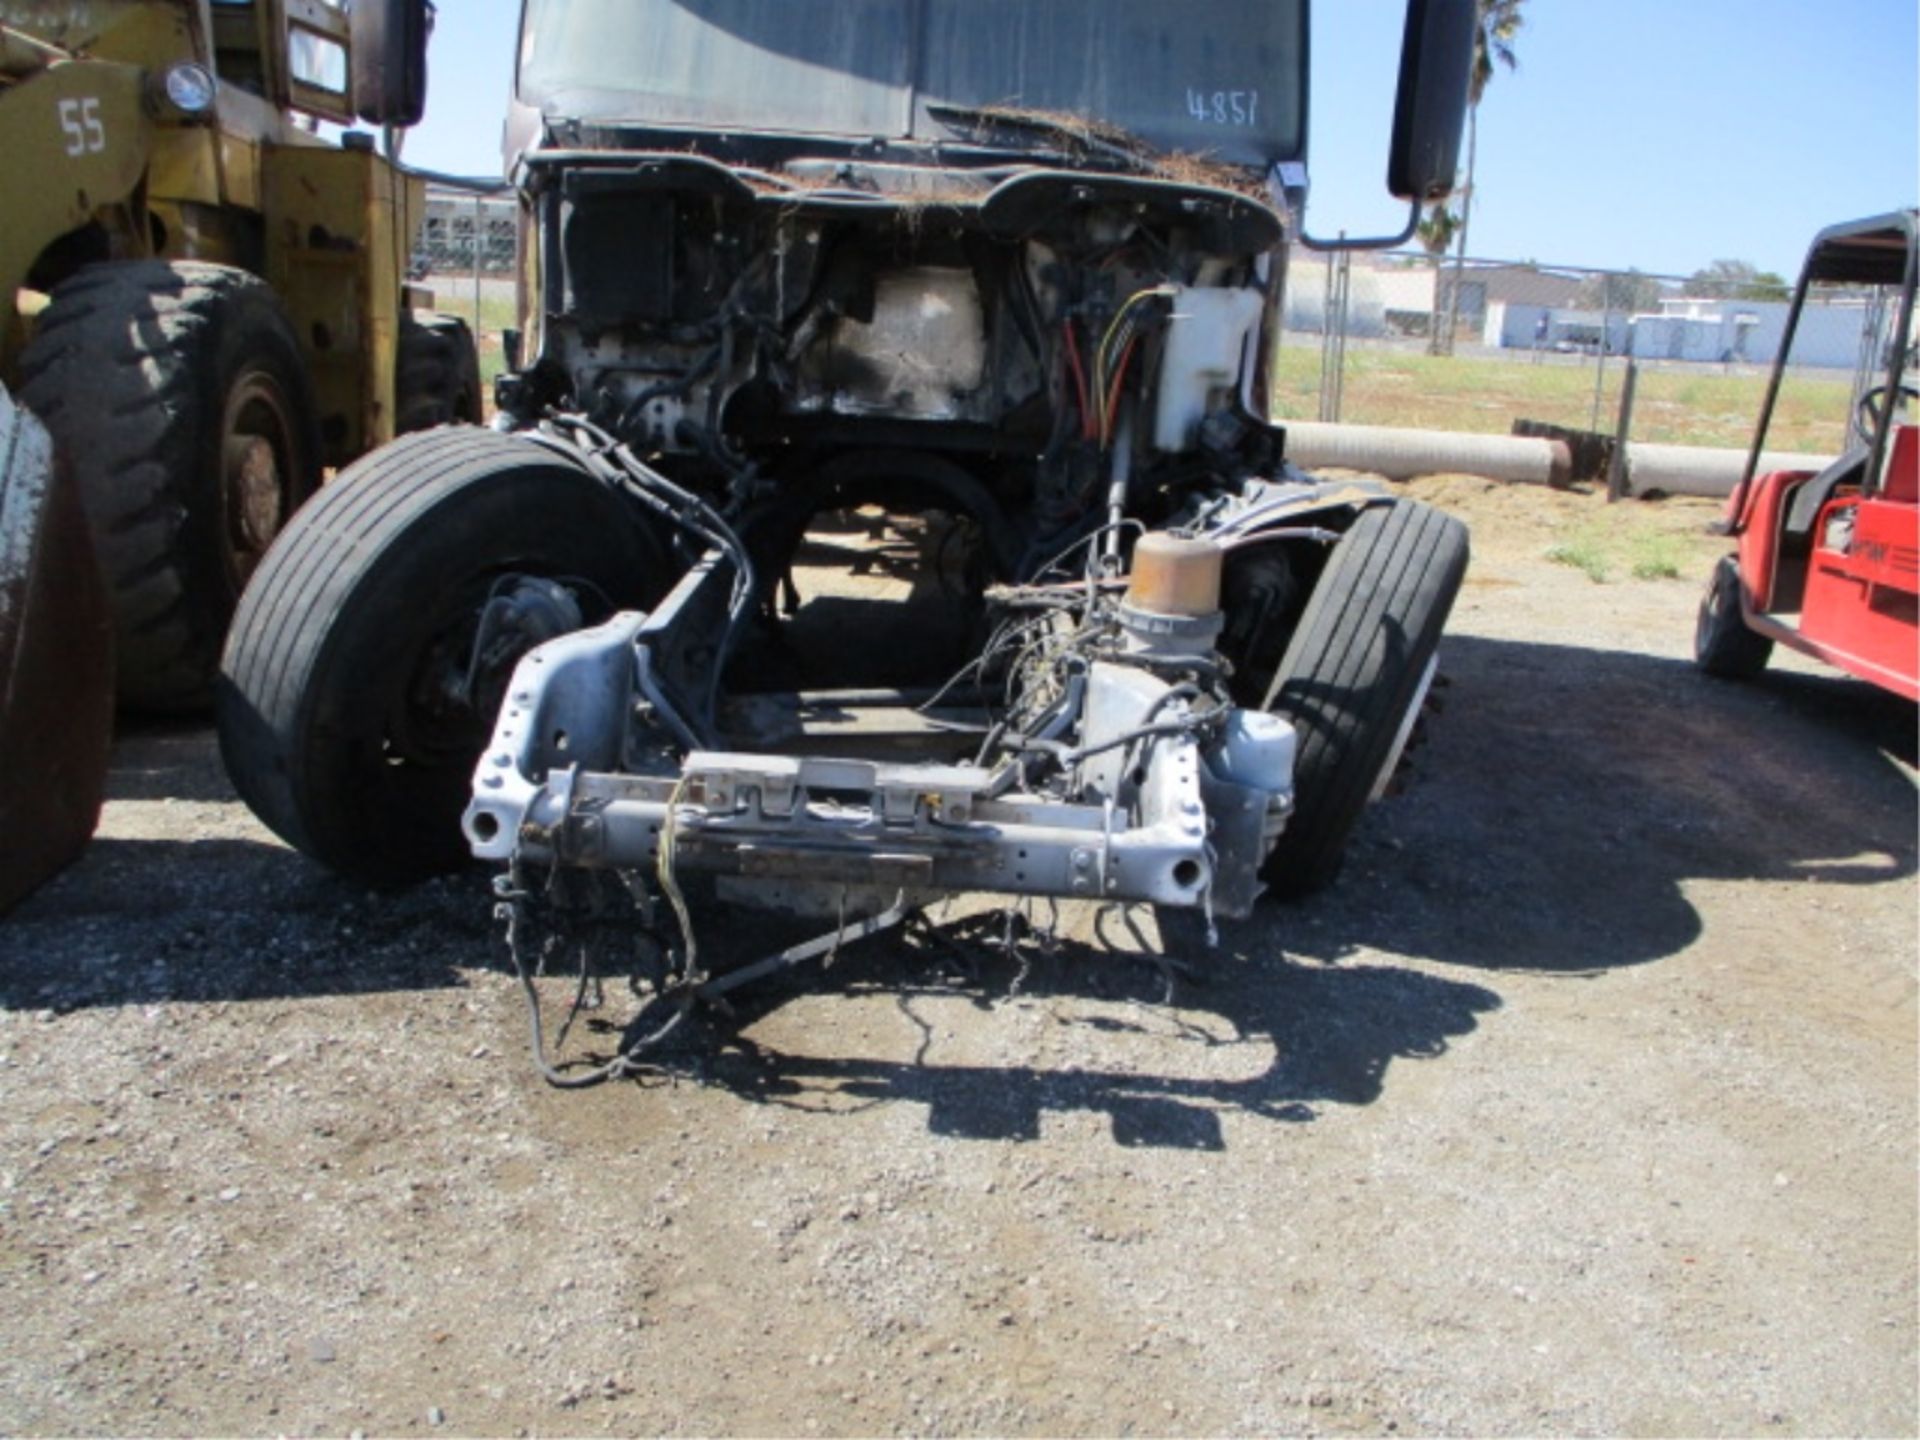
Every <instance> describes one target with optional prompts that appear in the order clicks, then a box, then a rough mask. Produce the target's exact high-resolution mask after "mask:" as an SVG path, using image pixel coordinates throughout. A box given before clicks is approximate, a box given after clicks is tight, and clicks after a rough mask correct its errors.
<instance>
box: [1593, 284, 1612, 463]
mask: <svg viewBox="0 0 1920 1440" xmlns="http://www.w3.org/2000/svg"><path fill="white" fill-rule="evenodd" d="M1612 336H1613V286H1612V285H1608V286H1607V301H1606V309H1604V310H1602V311H1601V312H1600V356H1599V360H1598V363H1596V364H1595V365H1594V367H1593V413H1592V414H1591V415H1590V416H1588V417H1587V429H1589V430H1598V429H1599V428H1600V396H1601V395H1602V393H1604V391H1605V389H1606V384H1607V346H1608V344H1609V343H1611V340H1612Z"/></svg>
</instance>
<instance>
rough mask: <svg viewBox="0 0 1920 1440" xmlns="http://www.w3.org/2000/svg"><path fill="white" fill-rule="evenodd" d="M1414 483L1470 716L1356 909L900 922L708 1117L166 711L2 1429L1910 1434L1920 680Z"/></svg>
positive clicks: (475, 922)
mask: <svg viewBox="0 0 1920 1440" xmlns="http://www.w3.org/2000/svg"><path fill="white" fill-rule="evenodd" d="M1422 488H1423V489H1424V491H1425V493H1427V494H1428V495H1429V497H1430V498H1434V499H1437V500H1438V501H1439V502H1440V503H1443V504H1447V505H1449V506H1452V507H1454V508H1457V509H1459V510H1460V511H1461V512H1462V513H1464V514H1466V515H1467V516H1468V518H1469V519H1470V520H1471V521H1472V522H1473V524H1474V526H1475V545H1476V560H1475V569H1474V572H1473V574H1472V575H1471V577H1470V578H1469V581H1468V587H1467V590H1466V592H1465V594H1464V596H1463V598H1462V601H1461V604H1460V607H1459V609H1458V610H1457V611H1456V616H1455V623H1454V626H1453V634H1452V638H1451V639H1450V640H1449V642H1448V645H1447V647H1446V649H1445V651H1444V652H1443V669H1444V673H1445V675H1446V677H1447V679H1448V681H1449V682H1450V683H1448V684H1447V685H1446V686H1445V689H1444V695H1445V700H1446V704H1445V707H1444V710H1443V711H1442V712H1441V713H1440V714H1439V715H1438V716H1437V717H1436V718H1435V720H1434V722H1433V723H1432V725H1431V726H1430V733H1429V737H1428V741H1427V743H1426V745H1425V746H1424V747H1423V748H1422V749H1421V751H1420V752H1419V755H1418V763H1417V765H1416V767H1415V771H1414V776H1413V783H1412V784H1411V786H1410V787H1409V788H1408V789H1407V790H1406V791H1405V793H1403V794H1401V795H1400V796H1398V797H1397V798H1394V799H1392V800H1389V801H1388V802H1386V803H1384V804H1383V805H1381V806H1379V807H1377V808H1376V810H1375V812H1374V814H1373V816H1372V817H1371V818H1370V820H1369V822H1368V824H1367V826H1366V828H1365V830H1364V832H1363V834H1362V835H1361V837H1360V839H1359V841H1358V842H1357V844H1356V847H1355V849H1354V852H1353V854H1352V857H1351V860H1350V863H1349V866H1348V869H1347V872H1346V874H1345V875H1344V876H1343V878H1342V880H1341V881H1340V883H1339V884H1338V885H1337V886H1336V887H1335V888H1334V889H1333V890H1332V891H1331V892H1330V893H1328V894H1326V895H1324V896H1322V897H1320V898H1318V899H1316V900H1314V901H1312V902H1310V903H1305V904H1300V905H1295V906H1290V907H1277V906H1275V907H1266V908H1264V909H1263V910H1262V912H1261V913H1260V914H1259V916H1258V917H1257V918H1256V919H1255V920H1253V921H1250V922H1247V923H1245V924H1242V925H1238V926H1234V927H1230V928H1226V929H1224V930H1223V936H1222V940H1223V943H1222V946H1221V948H1220V950H1219V951H1217V952H1214V953H1212V954H1207V953H1205V952H1204V951H1203V949H1202V948H1201V947H1200V945H1199V943H1198V941H1197V940H1196V939H1195V938H1194V936H1193V934H1192V933H1191V931H1190V929H1188V928H1184V927H1181V928H1175V927H1173V926H1171V925H1169V927H1168V930H1167V931H1166V932H1165V933H1164V934H1163V933H1162V932H1161V931H1160V930H1159V929H1157V928H1156V926H1155V924H1154V922H1153V920H1152V918H1151V917H1150V916H1147V915H1145V914H1144V913H1142V914H1139V915H1136V916H1133V917H1131V922H1132V923H1131V924H1128V923H1123V922H1122V921H1121V920H1120V919H1117V918H1115V917H1107V918H1106V919H1104V920H1103V919H1102V918H1101V917H1098V916H1096V915H1094V914H1092V913H1089V912H1085V911H1069V912H1067V914H1066V917H1065V925H1064V936H1063V940H1062V943H1061V945H1060V948H1059V951H1058V953H1057V954H1054V955H1052V956H1049V957H1044V958H1042V959H1040V960H1038V961H1037V962H1036V963H1035V964H1034V966H1033V967H1032V970H1031V973H1030V974H1029V975H1027V976H1026V978H1025V981H1024V983H1023V984H1021V985H1020V986H1019V988H1018V990H1017V991H1016V990H1015V988H1014V979H1015V976H1014V971H1013V969H1012V967H1011V966H1010V965H1008V964H1007V963H1006V962H1004V961H1003V960H1001V959H999V958H988V959H985V960H983V961H981V962H979V963H977V964H963V963H961V962H960V961H959V960H958V959H954V958H949V957H945V956H942V955H940V954H938V953H936V952H933V951H929V950H925V949H915V948H911V947H908V946H907V945H905V944H904V943H902V942H899V941H892V940H887V941H876V942H871V943H870V944H869V945H867V946H866V947H865V948H864V949H862V950H859V951H857V952H849V953H848V954H847V955H846V956H844V957H842V959H841V960H840V961H839V963H838V964H837V965H836V966H835V967H834V968H833V969H832V970H831V971H829V972H828V973H826V974H825V975H824V976H822V975H821V974H820V973H818V972H817V971H816V972H812V973H809V974H807V975H805V976H803V977H799V978H797V979H794V980H792V981H789V982H786V983H784V984H781V985H775V986H767V987H762V988H761V989H759V990H757V991H755V992H752V993H751V994H750V995H749V996H748V997H747V998H746V999H745V1000H744V1001H743V1003H742V1005H741V1007H740V1010H739V1013H738V1014H736V1015H735V1016H733V1017H731V1018H720V1017H714V1018H713V1019H711V1020H709V1021H706V1022H704V1024H703V1027H702V1030H701V1033H700V1034H699V1035H698V1036H697V1037H694V1038H695V1039H696V1040H697V1042H698V1043H697V1044H691V1045H689V1046H688V1047H687V1049H686V1050H685V1052H684V1054H683V1057H682V1061H681V1065H680V1069H681V1071H682V1073H680V1074H678V1075H676V1076H675V1077H674V1078H672V1079H671V1080H667V1079H662V1080H654V1081H649V1082H646V1083H636V1084H626V1085H620V1086H610V1087H605V1088H602V1089H599V1090H595V1091H590V1092H585V1093H559V1092H556V1091H553V1090H550V1089H548V1088H547V1087H546V1086H544V1085H543V1084H542V1083H541V1082H540V1081H539V1080H538V1079H537V1078H536V1077H535V1076H534V1075H533V1073H532V1071H531V1068H530V1066H529V1063H528V1060H527V1055H526V1051H525V1037H524V1016H523V1013H522V1009H521V1003H520V998H519V996H518V994H517V992H516V990H515V987H514V985H513V982H512V980H511V977H510V976H509V975H508V974H507V973H506V972H505V971H504V970H503V968H502V964H503V957H502V953H501V950H500V946H499V944H498V941H497V938H496V937H495V935H494V934H493V932H492V929H491V925H490V921H489V918H488V906H487V897H486V889H485V883H484V879H482V878H475V877H464V878H461V879H458V880H452V881H446V882H441V883H438V884H435V885H430V886H427V887H425V888H422V889H419V890H415V891H412V892H408V893H404V894H398V895H381V894H371V893H368V892H367V891H365V890H364V889H360V888H356V887H353V886H349V885H347V884H344V883H343V882H340V881H338V880H335V879H332V878H330V877H328V876H326V875H324V874H321V873H319V872H317V871H316V870H314V869H313V868H312V867H310V866H309V865H307V864H306V863H305V862H303V861H302V860H301V859H300V858H299V857H297V856H296V855H294V854H292V853H290V852H289V851H287V850H286V849H284V848H283V847H282V846H280V845H279V844H278V843H277V842H276V841H274V840H273V839H272V838H271V837H270V836H269V835H268V834H267V832H265V831H264V830H263V829H261V828H260V827H259V826H258V825H257V824H256V823H255V822H254V821H253V819H252V818H251V816H250V815H248V814H247V812H246V811H245V810H244V809H243V808H242V807H241V806H240V805H238V804H237V803H236V802H235V801H234V799H233V798H232V795H231V792H230V791H229V789H228V787H227V784H226V782H225V779H224V776H223V775H222V774H221V772H220V769H219V763H218V758H217V755H216V753H215V748H214V745H213V742H212V739H211V736H210V735H209V734H207V733H205V732H204V731H200V730H193V729H187V730H181V729H172V730H151V729H150V730H142V731H135V732H134V733H131V734H128V735H126V736H124V737H123V738H122V740H121V742H120V744H119V746H118V749H117V752H116V760H115V769H114V774H113V777H112V781H111V795H112V800H111V803H110V804H109V805H108V808H107V813H106V817H105V821H104V824H103V826H102V829H101V832H100V837H99V839H97V840H96V841H95V843H94V845H93V847H92V849H91V851H90V852H89V853H88V855H87V857H86V858H85V860H84V861H83V862H82V863H81V864H80V865H79V866H78V867H76V868H75V869H74V870H72V871H71V872H69V873H68V874H67V875H65V876H64V877H62V878H61V879H60V880H58V881H56V882H55V883H54V884H52V885H50V886H49V887H47V888H46V889H45V890H43V891H42V892H41V893H40V894H39V895H37V896H35V897H34V898H33V899H32V900H30V901H29V902H28V903H26V904H25V905H24V906H22V907H21V908H20V909H18V910H17V911H16V912H15V913H14V914H13V915H12V916H11V917H9V918H8V919H7V920H6V921H5V922H4V924H0V1097H3V1098H4V1107H3V1108H0V1300H3V1301H4V1306H3V1309H0V1429H3V1430H5V1431H7V1432H10V1433H51V1432H116V1433H125V1434H143V1433H208V1432H241V1433H298V1432H313V1433H335V1434H346V1433H349V1432H352V1431H355V1430H362V1431H366V1432H369V1433H419V1432H425V1433H432V1432H435V1431H436V1430H438V1431H439V1432H440V1433H467V1432H473V1433H490V1434H491V1433H513V1432H519V1431H537V1432H602V1431H605V1432H624V1433H643V1432H657V1431H676V1432H732V1433H744V1434H808V1433H814V1432H819V1433H846V1432H865V1433H881V1432H888V1433H891V1432H901V1431H911V1432H919V1433H929V1434H942V1433H956V1432H983V1431H985V1432H999V1433H1023V1434H1024V1433H1035V1434H1038V1433H1048V1434H1082V1433H1102V1434H1121V1433H1142V1434H1193V1433H1241V1432H1259V1433H1268V1432H1275V1431H1291V1432H1305V1433H1322V1434H1342V1433H1361V1432H1364V1433H1381V1432H1388V1431H1395V1432H1400V1433H1407V1432H1433V1433H1471V1434H1496V1433H1540V1432H1554V1433H1596V1434H1597V1433H1608V1434H1623V1433H1633V1434H1775V1433H1778V1434H1783V1435H1787V1434H1810V1435H1826V1434H1843V1433H1844V1434H1885V1435H1911V1434H1913V1433H1915V1431H1916V1428H1917V1427H1920V1415H1916V1400H1915V1384H1914V1376H1915V1373H1916V1354H1915V1344H1916V1341H1915V1337H1916V1295H1915V1276H1916V1255H1915V1249H1916V1238H1915V1214H1916V1100H1915V1034H1916V1023H1915V1021H1916V1015H1915V995H1916V979H1915V966H1916V939H1915V920H1916V907H1915V879H1914V872H1915V860H1916V856H1915V825H1916V802H1915V772H1914V768H1913V764H1914V742H1915V736H1914V710H1913V707H1912V706H1910V705H1901V704H1898V703H1895V702H1892V701H1890V700H1888V699H1886V698H1885V697H1882V696H1880V695H1878V694H1877V693H1876V692H1873V691H1870V690H1868V689H1867V688H1865V687H1863V686H1860V685H1857V684H1854V683H1852V682H1848V681H1843V680H1839V679H1835V678H1832V677H1830V676H1826V675H1823V674H1820V673H1818V672H1816V671H1815V670H1814V669H1813V668H1812V667H1808V666H1803V665H1799V664H1797V663H1793V662H1789V663H1785V664H1782V665H1781V666H1780V667H1779V669H1778V670H1777V671H1776V672H1774V673H1771V674H1769V676H1768V677H1767V678H1766V679H1764V680H1763V681H1762V682H1760V683H1758V684H1755V685H1751V686H1736V685H1725V684H1717V683H1712V682H1709V681H1707V680H1705V679H1702V678H1699V677H1697V676H1696V675H1695V674H1694V673H1693V672H1692V670H1691V668H1690V667H1689V666H1688V664H1687V663H1686V662H1685V659H1684V656H1685V654H1686V650H1687V646H1688V644H1689V639H1690V628H1691V616H1692V608H1693V604H1694V598H1695V595H1696V579H1697V577H1703V576H1704V574H1705V573H1706V571H1705V564H1704V561H1702V560H1700V556H1701V555H1702V554H1704V552H1700V551H1698V549H1697V547H1696V548H1695V550H1694V551H1693V552H1690V553H1693V554H1694V559H1695V561H1699V562H1700V563H1698V564H1697V566H1696V569H1695V570H1694V573H1692V574H1689V575H1688V576H1687V578H1686V579H1684V580H1673V579H1666V580H1648V581H1624V582H1620V583H1615V584H1608V585H1596V584H1594V583H1592V582H1591V581H1590V580H1589V579H1588V578H1587V577H1586V576H1585V575H1583V574H1581V573H1579V572H1578V571H1577V570H1574V569H1570V568H1568V567H1566V566H1564V565H1555V564H1550V563H1548V562H1547V561H1546V560H1545V559H1544V558H1543V556H1544V552H1545V550H1546V548H1547V546H1548V545H1549V544H1550V543H1551V542H1552V538H1553V536H1554V534H1555V533H1557V530H1558V529H1561V528H1564V527H1565V526H1566V525H1567V524H1569V523H1572V522H1575V521H1577V522H1578V523H1580V524H1595V523H1602V522H1604V521H1606V519H1607V517H1606V516H1605V515H1603V514H1602V507H1600V506H1599V504H1598V502H1597V501H1594V500H1592V499H1590V498H1583V497H1576V496H1563V495H1553V494H1545V493H1542V492H1509V491H1502V490H1499V489H1497V488H1495V487H1491V486H1486V485H1482V484H1479V483H1477V482H1469V481H1463V480H1458V479H1455V480H1448V481H1441V482H1435V483H1430V484H1427V485H1425V486H1424V487H1422ZM1651 513H1653V515H1654V517H1655V518H1654V519H1652V520H1650V521H1644V522H1643V521H1641V520H1635V522H1634V523H1635V524H1641V523H1647V524H1652V525H1655V526H1664V527H1666V528H1668V529H1670V530H1671V531H1672V532H1673V533H1675V534H1682V533H1687V532H1691V531H1692V530H1694V529H1697V527H1698V525H1699V523H1700V521H1701V520H1702V519H1703V518H1705V516H1706V514H1707V513H1709V512H1708V511H1707V510H1706V509H1705V508H1704V507H1700V506H1691V507H1690V506H1686V505H1682V504H1679V503H1675V504H1672V505H1670V506H1667V507H1662V508H1661V509H1660V510H1658V511H1656V512H1651ZM702 923H703V926H704V927H707V928H706V934H707V937H708V943H710V944H711V945H713V946H715V947H716V948H722V947H724V948H725V949H728V950H730V951H731V952H732V953H736V954H740V955H747V954H751V953H755V952H756V951H757V950H758V949H759V948H762V947H764V946H765V945H767V944H769V943H771V941H770V936H771V935H772V932H771V930H770V929H769V928H768V927H766V926H765V925H764V924H759V923H756V922H752V921H749V920H747V919H744V918H742V917H740V916H737V915H731V914H726V913H713V912H709V914H708V915H707V916H706V917H705V919H704V920H703V922H702ZM1162 952H1167V953H1173V954H1176V955H1178V956H1179V957H1180V958H1181V959H1183V960H1184V961H1185V962H1187V963H1189V964H1191V965H1192V966H1194V967H1195V968H1196V971H1197V974H1196V975H1195V976H1194V977H1193V978H1191V979H1182V980H1181V982H1180V983H1179V985H1178V987H1177V989H1176V991H1175V993H1174V997H1173V1001H1172V1003H1171V1004H1168V1003H1163V1000H1164V997H1163V985H1164V977H1163V974H1162V972H1161V969H1160V968H1159V967H1158V966H1157V965H1156V964H1155V963H1153V956H1154V955H1155V954H1158V953H1162Z"/></svg>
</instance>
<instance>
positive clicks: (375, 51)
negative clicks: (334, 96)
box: [353, 0, 1404, 125]
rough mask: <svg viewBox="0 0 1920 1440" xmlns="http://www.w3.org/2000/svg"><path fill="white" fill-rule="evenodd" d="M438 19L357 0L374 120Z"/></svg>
mask: <svg viewBox="0 0 1920 1440" xmlns="http://www.w3.org/2000/svg"><path fill="white" fill-rule="evenodd" d="M432 25H433V7H432V6H431V5H430V4H428V3H427V0H355V3H354V6H353V110H354V113H355V114H356V115H358V116H359V117H360V118H361V119H362V120H364V121H366V122H367V123H368V124H369V125H416V124H418V123H419V121H420V117H421V116H422V115H423V114H425V113H426V109H427V32H428V31H429V30H430V29H431V28H432ZM1402 83H1403V84H1404V81H1403V82H1402Z"/></svg>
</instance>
